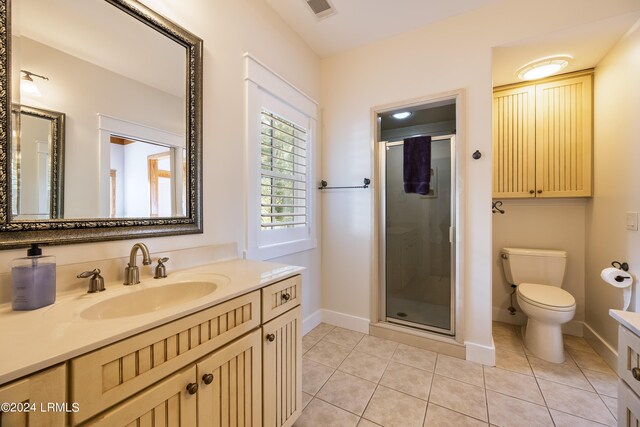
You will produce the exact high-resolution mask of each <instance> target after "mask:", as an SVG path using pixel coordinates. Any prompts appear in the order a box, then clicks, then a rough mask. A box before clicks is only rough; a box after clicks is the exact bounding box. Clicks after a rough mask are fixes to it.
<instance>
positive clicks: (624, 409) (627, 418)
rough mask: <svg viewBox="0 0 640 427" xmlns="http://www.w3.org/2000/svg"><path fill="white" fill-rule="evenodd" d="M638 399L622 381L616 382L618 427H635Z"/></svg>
mask: <svg viewBox="0 0 640 427" xmlns="http://www.w3.org/2000/svg"><path fill="white" fill-rule="evenodd" d="M639 420H640V398H638V396H636V394H635V393H634V392H633V390H631V389H630V388H629V387H628V386H627V385H626V384H625V383H624V382H623V381H622V380H618V426H624V427H631V426H633V427H637V426H638V425H639Z"/></svg>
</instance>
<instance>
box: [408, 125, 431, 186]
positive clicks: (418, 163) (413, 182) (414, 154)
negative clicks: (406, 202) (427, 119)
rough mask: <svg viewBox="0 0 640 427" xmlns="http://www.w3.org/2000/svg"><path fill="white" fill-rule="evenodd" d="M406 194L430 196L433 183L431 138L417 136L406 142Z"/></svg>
mask: <svg viewBox="0 0 640 427" xmlns="http://www.w3.org/2000/svg"><path fill="white" fill-rule="evenodd" d="M403 175H404V192H405V193H418V194H422V195H427V194H429V181H431V137H430V136H417V137H415V138H407V139H405V140H404V163H403Z"/></svg>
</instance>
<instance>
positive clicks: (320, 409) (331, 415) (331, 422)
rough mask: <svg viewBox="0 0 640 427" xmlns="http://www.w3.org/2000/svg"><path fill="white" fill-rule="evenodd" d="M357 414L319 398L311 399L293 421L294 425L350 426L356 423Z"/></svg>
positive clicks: (315, 426) (310, 426)
mask: <svg viewBox="0 0 640 427" xmlns="http://www.w3.org/2000/svg"><path fill="white" fill-rule="evenodd" d="M358 420H359V418H358V416H357V415H353V414H352V413H349V412H347V411H345V410H343V409H340V408H337V407H335V406H333V405H331V404H329V403H326V402H323V401H322V400H320V399H315V398H314V399H313V400H312V401H311V402H310V403H309V405H307V407H306V408H305V410H304V411H303V412H302V415H301V416H300V418H298V420H297V421H296V422H295V424H294V426H295V427H319V426H322V427H350V426H356V425H357V424H358Z"/></svg>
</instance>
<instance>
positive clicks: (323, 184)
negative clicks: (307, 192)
mask: <svg viewBox="0 0 640 427" xmlns="http://www.w3.org/2000/svg"><path fill="white" fill-rule="evenodd" d="M369 184H371V180H370V179H369V178H365V179H364V185H354V186H347V187H327V185H329V184H328V183H327V181H325V180H322V181H320V187H318V190H333V189H337V188H369Z"/></svg>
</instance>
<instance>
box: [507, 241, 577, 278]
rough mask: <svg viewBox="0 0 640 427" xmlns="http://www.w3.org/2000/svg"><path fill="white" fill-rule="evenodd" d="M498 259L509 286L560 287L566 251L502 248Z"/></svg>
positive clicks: (565, 261)
mask: <svg viewBox="0 0 640 427" xmlns="http://www.w3.org/2000/svg"><path fill="white" fill-rule="evenodd" d="M500 258H501V259H502V267H503V268H504V273H505V276H506V277H507V281H508V282H509V283H510V284H513V285H518V284H520V283H538V284H540V285H550V286H557V287H562V279H564V270H565V266H566V264H567V252H566V251H556V250H550V249H525V248H503V249H502V250H501V251H500Z"/></svg>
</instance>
